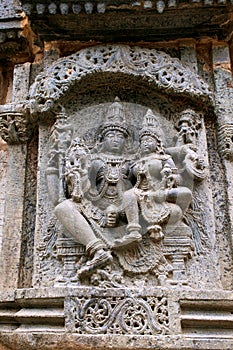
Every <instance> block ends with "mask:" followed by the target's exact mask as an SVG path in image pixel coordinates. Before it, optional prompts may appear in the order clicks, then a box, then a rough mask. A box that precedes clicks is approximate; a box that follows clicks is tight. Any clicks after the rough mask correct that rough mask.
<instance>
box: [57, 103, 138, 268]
mask: <svg viewBox="0 0 233 350" xmlns="http://www.w3.org/2000/svg"><path fill="white" fill-rule="evenodd" d="M129 134H130V133H129V130H128V126H127V124H126V118H125V114H124V109H123V106H122V105H121V103H120V102H119V100H118V99H116V100H115V102H114V103H113V104H112V105H111V106H110V107H109V109H108V111H107V115H106V121H105V122H104V123H103V125H102V126H101V128H100V130H98V136H99V140H98V144H97V147H96V148H94V149H93V150H92V151H90V150H89V149H88V147H87V146H86V145H85V143H84V141H83V140H80V139H78V138H77V139H75V140H73V142H72V144H71V146H70V149H69V150H68V153H67V157H66V184H67V187H68V197H69V198H68V199H66V200H64V201H63V202H61V203H60V204H58V205H57V206H56V208H55V215H56V216H57V218H58V219H59V221H60V222H61V223H62V224H63V225H64V227H65V228H66V229H67V230H68V232H69V233H70V234H71V236H72V238H73V239H74V240H75V241H76V242H79V243H81V244H83V245H84V246H85V247H86V252H87V255H89V257H90V259H89V260H88V261H87V263H86V266H85V267H84V268H83V269H82V271H81V272H80V273H82V272H89V271H91V270H93V269H95V268H97V267H100V266H103V265H106V264H107V263H109V262H110V261H111V260H112V255H111V253H110V246H109V245H108V242H107V241H106V239H104V238H103V236H102V235H101V227H114V226H117V225H119V221H120V220H121V219H120V213H121V208H120V205H121V202H122V197H123V193H124V192H125V191H127V190H129V189H130V188H132V184H131V181H130V178H129V160H127V157H126V155H125V153H124V152H125V148H126V142H127V139H128V137H129Z"/></svg>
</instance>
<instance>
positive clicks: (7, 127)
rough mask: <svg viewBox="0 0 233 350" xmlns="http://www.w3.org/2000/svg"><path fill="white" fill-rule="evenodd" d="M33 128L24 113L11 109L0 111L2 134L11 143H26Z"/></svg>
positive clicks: (0, 130) (0, 131) (0, 132)
mask: <svg viewBox="0 0 233 350" xmlns="http://www.w3.org/2000/svg"><path fill="white" fill-rule="evenodd" d="M31 134H32V128H31V126H30V124H29V122H28V120H27V119H26V118H25V116H24V115H23V114H22V113H19V112H15V111H10V112H3V113H0V135H1V137H2V138H3V140H4V141H6V142H7V143H9V144H19V143H26V142H27V141H29V140H30V137H31Z"/></svg>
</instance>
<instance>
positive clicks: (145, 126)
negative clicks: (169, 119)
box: [139, 109, 161, 141]
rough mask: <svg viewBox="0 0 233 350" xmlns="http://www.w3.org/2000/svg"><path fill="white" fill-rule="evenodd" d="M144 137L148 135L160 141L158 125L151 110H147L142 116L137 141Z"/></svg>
mask: <svg viewBox="0 0 233 350" xmlns="http://www.w3.org/2000/svg"><path fill="white" fill-rule="evenodd" d="M145 135H150V136H152V137H154V138H155V139H157V140H160V141H161V132H160V125H159V123H158V121H157V119H156V116H155V115H154V113H153V112H152V110H151V109H148V110H147V112H146V115H145V116H144V119H143V123H142V129H141V130H140V132H139V140H140V139H141V138H142V137H143V136H145Z"/></svg>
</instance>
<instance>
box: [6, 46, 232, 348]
mask: <svg viewBox="0 0 233 350" xmlns="http://www.w3.org/2000/svg"><path fill="white" fill-rule="evenodd" d="M19 72H20V73H19V75H20V74H21V75H23V76H24V79H25V81H28V82H29V81H32V80H33V81H34V82H33V84H31V86H30V89H29V92H28V94H25V96H23V94H22V92H20V93H19V91H18V90H17V85H15V94H16V95H17V94H18V95H17V96H18V99H16V100H15V102H14V103H12V104H9V105H5V106H3V107H2V109H1V115H0V117H1V119H0V123H1V135H2V137H3V139H4V140H5V141H7V142H8V164H9V165H8V174H7V176H8V184H7V191H6V196H5V221H4V229H3V240H2V254H1V269H2V272H1V275H2V284H1V291H2V292H1V299H0V320H1V321H0V344H2V346H3V349H5V347H6V349H8V348H9V349H43V350H44V349H66V350H67V349H77V348H78V349H108V348H109V349H110V348H111V349H152V348H153V349H154V348H156V349H197V348H198V349H220V348H221V349H230V348H232V347H233V343H232V338H233V335H232V323H233V320H232V292H231V291H230V289H231V283H232V276H231V267H232V261H231V254H232V250H231V240H230V220H228V214H227V204H226V198H227V186H226V183H225V180H224V176H225V175H224V174H225V172H226V162H230V161H229V160H224V162H225V163H223V160H222V159H221V158H220V155H219V154H218V150H217V148H216V144H215V137H216V130H215V123H216V118H217V114H216V110H215V106H214V102H213V99H214V93H213V92H212V91H211V90H210V88H209V86H208V85H207V84H206V83H205V82H204V81H203V80H202V79H201V78H200V77H199V76H198V75H197V74H196V73H194V71H193V70H191V69H190V68H188V67H187V66H186V65H184V64H183V63H182V62H181V61H180V60H179V59H178V58H172V57H170V56H169V55H168V54H165V53H163V52H159V51H156V50H154V49H153V50H152V49H143V48H139V47H128V46H120V45H111V46H110V45H109V46H107V45H106V46H95V47H91V48H88V49H83V50H81V51H79V52H77V53H76V54H73V55H70V56H68V57H65V58H60V59H58V60H57V61H55V62H54V63H53V64H52V65H51V66H50V67H48V68H47V69H46V70H44V71H42V72H41V73H40V74H39V75H37V76H36V77H32V76H30V74H31V75H32V73H31V72H32V70H30V69H28V68H27V66H24V69H19ZM27 74H28V75H27ZM19 78H20V77H19V76H17V79H18V80H20V79H19ZM26 78H27V79H26ZM28 86H29V83H28ZM17 91H18V92H17ZM224 130H226V127H225V129H224ZM220 140H222V139H221V137H220ZM224 164H225V168H224ZM216 193H217V194H216ZM216 197H217V199H216ZM9 252H11V253H10V254H9Z"/></svg>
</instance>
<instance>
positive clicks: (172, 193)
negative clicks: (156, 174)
mask: <svg viewBox="0 0 233 350" xmlns="http://www.w3.org/2000/svg"><path fill="white" fill-rule="evenodd" d="M166 200H167V201H168V202H171V203H175V204H177V205H178V206H179V207H180V208H181V209H182V211H183V212H185V211H186V210H187V209H188V207H189V205H190V203H191V201H192V192H191V191H190V190H189V189H188V188H187V187H177V188H172V189H170V190H168V192H167V198H166Z"/></svg>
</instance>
